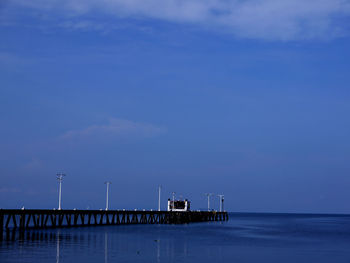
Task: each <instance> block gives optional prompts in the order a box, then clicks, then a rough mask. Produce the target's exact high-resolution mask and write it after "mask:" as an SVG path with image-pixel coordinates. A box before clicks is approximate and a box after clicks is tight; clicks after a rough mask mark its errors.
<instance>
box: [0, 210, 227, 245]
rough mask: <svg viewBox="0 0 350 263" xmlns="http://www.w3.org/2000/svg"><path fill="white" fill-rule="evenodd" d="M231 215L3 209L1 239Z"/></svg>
mask: <svg viewBox="0 0 350 263" xmlns="http://www.w3.org/2000/svg"><path fill="white" fill-rule="evenodd" d="M226 220H228V213H227V212H217V211H186V212H174V211H146V210H46V209H23V210H22V209H0V239H1V240H2V239H3V233H4V231H6V232H8V231H9V230H10V229H11V230H19V231H23V230H26V229H45V228H63V227H83V226H101V225H127V224H187V223H194V222H206V221H226Z"/></svg>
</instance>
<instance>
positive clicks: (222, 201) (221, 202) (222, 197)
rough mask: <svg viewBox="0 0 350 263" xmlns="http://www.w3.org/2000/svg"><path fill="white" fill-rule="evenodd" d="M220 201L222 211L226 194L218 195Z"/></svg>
mask: <svg viewBox="0 0 350 263" xmlns="http://www.w3.org/2000/svg"><path fill="white" fill-rule="evenodd" d="M218 197H219V203H220V212H222V205H223V203H224V195H218Z"/></svg>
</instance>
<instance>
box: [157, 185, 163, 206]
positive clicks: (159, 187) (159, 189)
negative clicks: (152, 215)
mask: <svg viewBox="0 0 350 263" xmlns="http://www.w3.org/2000/svg"><path fill="white" fill-rule="evenodd" d="M161 190H162V186H161V185H160V186H158V211H160V191H161Z"/></svg>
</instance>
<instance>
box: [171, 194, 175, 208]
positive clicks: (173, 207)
mask: <svg viewBox="0 0 350 263" xmlns="http://www.w3.org/2000/svg"><path fill="white" fill-rule="evenodd" d="M172 194H173V206H172V208H171V210H174V208H175V194H176V193H175V192H172Z"/></svg>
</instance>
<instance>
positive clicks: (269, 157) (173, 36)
mask: <svg viewBox="0 0 350 263" xmlns="http://www.w3.org/2000/svg"><path fill="white" fill-rule="evenodd" d="M349 25H350V1H349V0H317V1H316V0H309V1H305V0H264V1H262V0H186V1H183V0H148V1H144V0H60V1H58V0H31V1H27V0H4V1H1V2H0V207H1V208H21V207H23V206H24V207H25V208H49V209H52V208H57V206H58V182H57V180H56V174H57V173H65V174H66V176H65V178H64V180H63V185H62V207H63V209H68V208H77V209H100V208H104V207H105V198H106V197H105V194H106V185H105V184H104V182H105V181H111V182H112V184H111V186H110V209H135V208H137V209H156V208H157V204H158V199H157V198H158V193H157V191H158V185H162V209H166V202H167V199H168V198H169V197H171V192H176V197H177V198H188V199H190V200H191V201H192V207H193V209H206V208H207V199H206V196H205V193H213V194H214V195H213V197H212V198H211V208H213V209H218V205H219V199H218V197H217V196H216V195H217V194H224V195H225V209H226V210H228V211H235V212H282V213H284V212H287V213H297V212H300V213H350V204H349V202H348V200H350V191H349V187H350V140H349V134H350V118H349V115H350V92H349V83H350V74H349V73H350V72H349V70H350V49H349V47H350V27H349Z"/></svg>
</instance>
